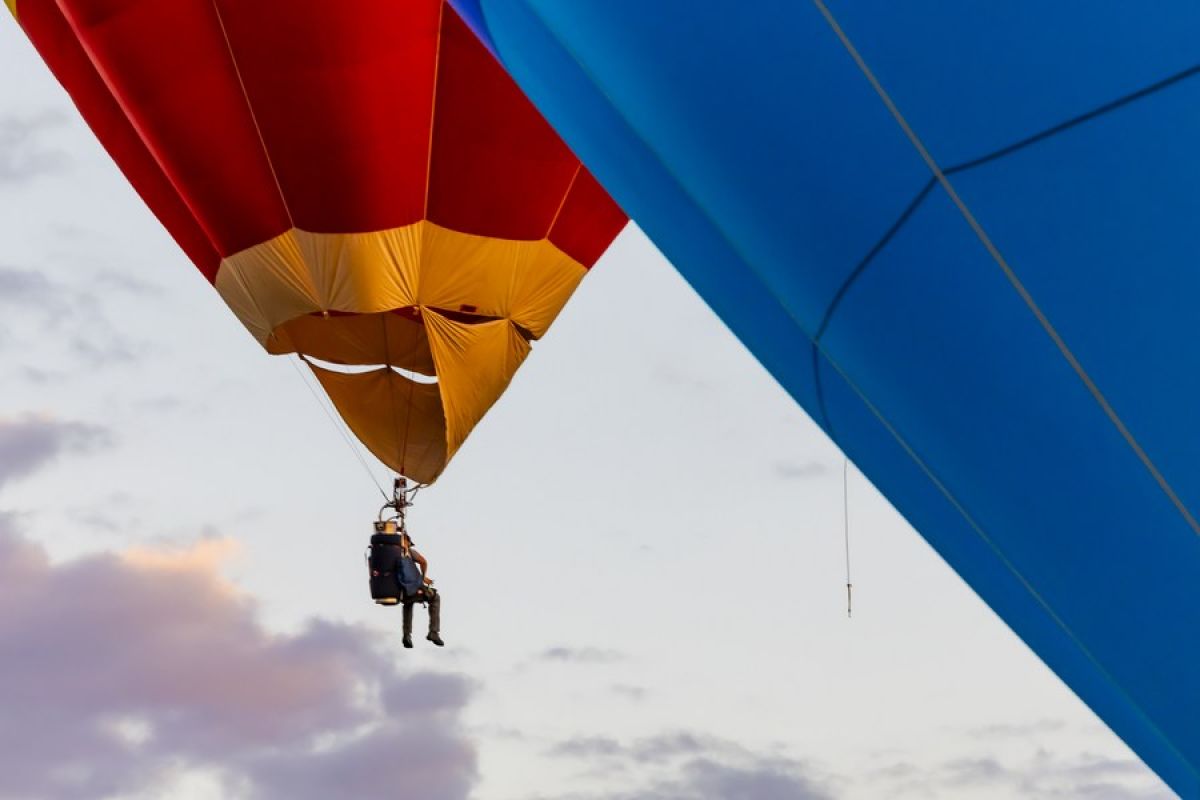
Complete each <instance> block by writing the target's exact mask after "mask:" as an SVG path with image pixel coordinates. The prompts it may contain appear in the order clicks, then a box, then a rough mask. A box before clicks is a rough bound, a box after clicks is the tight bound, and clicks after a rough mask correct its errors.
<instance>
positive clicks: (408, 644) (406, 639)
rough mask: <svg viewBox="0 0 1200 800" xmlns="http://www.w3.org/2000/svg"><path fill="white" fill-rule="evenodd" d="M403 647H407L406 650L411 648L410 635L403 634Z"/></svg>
mask: <svg viewBox="0 0 1200 800" xmlns="http://www.w3.org/2000/svg"><path fill="white" fill-rule="evenodd" d="M404 646H405V647H408V648H411V647H412V634H411V633H406V634H404Z"/></svg>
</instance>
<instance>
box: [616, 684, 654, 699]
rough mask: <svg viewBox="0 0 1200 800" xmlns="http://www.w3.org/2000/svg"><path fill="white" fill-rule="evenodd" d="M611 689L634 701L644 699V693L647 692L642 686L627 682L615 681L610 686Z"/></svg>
mask: <svg viewBox="0 0 1200 800" xmlns="http://www.w3.org/2000/svg"><path fill="white" fill-rule="evenodd" d="M612 690H613V691H614V692H616V693H617V694H619V695H620V696H621V697H624V698H625V699H626V700H630V701H632V702H634V703H640V702H641V701H643V700H645V699H646V695H647V694H648V693H649V692H648V690H647V689H646V687H644V686H632V685H630V684H627V683H615V684H613V686H612Z"/></svg>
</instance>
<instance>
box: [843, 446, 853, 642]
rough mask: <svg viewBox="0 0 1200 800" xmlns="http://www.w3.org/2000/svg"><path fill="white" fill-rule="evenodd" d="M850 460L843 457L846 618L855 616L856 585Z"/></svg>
mask: <svg viewBox="0 0 1200 800" xmlns="http://www.w3.org/2000/svg"><path fill="white" fill-rule="evenodd" d="M849 468H850V459H849V458H846V457H845V456H842V530H843V533H844V535H845V539H846V617H847V618H849V617H852V616H854V611H853V609H854V597H853V591H854V584H853V583H851V582H850V491H849V480H848V478H847V475H846V473H847V472H848V471H849Z"/></svg>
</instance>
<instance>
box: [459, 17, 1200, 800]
mask: <svg viewBox="0 0 1200 800" xmlns="http://www.w3.org/2000/svg"><path fill="white" fill-rule="evenodd" d="M455 5H456V6H457V7H458V8H459V9H460V11H461V12H462V13H463V15H464V17H465V18H466V19H468V20H469V21H470V23H471V25H472V26H473V27H474V28H475V30H476V31H477V32H478V33H479V34H480V35H482V36H483V37H485V38H486V39H487V40H488V42H489V46H490V47H491V48H492V50H493V52H495V53H497V54H498V56H499V57H500V58H501V60H502V61H503V62H504V64H505V65H506V67H507V68H508V69H509V70H510V72H511V73H512V74H513V75H514V77H515V78H516V79H517V80H518V82H519V83H520V84H521V86H522V88H524V89H525V91H526V93H527V94H528V95H529V96H530V97H531V98H532V99H533V100H534V101H535V102H536V103H537V104H538V106H539V108H540V109H541V110H542V111H543V113H545V114H546V116H547V119H549V120H550V121H551V123H552V124H554V125H555V126H556V128H557V130H558V131H559V132H560V133H562V134H563V136H564V138H565V139H566V140H567V142H568V143H569V144H570V145H571V147H572V148H573V149H574V151H575V152H576V153H578V154H580V156H581V157H582V158H583V159H584V162H585V163H586V164H587V165H588V166H589V168H591V169H592V170H594V172H595V173H596V175H597V177H598V178H599V179H600V181H601V182H602V183H603V184H604V185H605V187H606V188H608V189H609V190H610V191H611V192H612V193H613V195H614V197H616V198H617V200H618V201H620V202H621V204H622V205H623V206H624V207H625V208H626V209H627V210H628V211H630V213H631V215H632V216H633V218H634V219H636V220H637V222H638V223H639V225H640V226H641V227H642V228H643V229H644V230H645V231H646V232H647V233H648V234H649V235H650V236H651V238H652V239H654V241H655V242H656V243H657V244H658V245H659V247H660V248H661V249H662V250H663V252H664V253H665V254H666V255H667V257H668V258H670V259H671V260H672V262H673V263H674V264H675V265H676V266H677V267H678V268H679V270H680V271H681V272H682V274H683V275H684V277H686V278H687V279H688V280H689V281H690V282H691V283H692V285H693V286H694V287H695V288H696V289H697V290H698V291H699V293H700V294H701V295H702V296H703V297H704V298H705V299H706V300H707V301H708V303H709V304H710V305H711V306H712V307H713V309H714V310H716V312H717V313H718V314H719V315H720V316H721V317H722V318H723V320H724V321H725V322H726V323H727V324H728V325H729V326H730V328H731V329H732V330H733V331H734V332H735V333H736V334H737V335H738V336H739V337H740V338H741V339H742V341H743V342H744V343H745V344H746V345H747V346H748V348H749V349H750V350H752V351H753V352H754V353H755V355H757V357H758V358H759V359H760V360H761V361H762V362H763V364H764V365H765V366H766V367H767V368H768V369H769V370H770V371H771V372H772V373H773V374H774V375H775V377H776V378H777V379H778V380H779V381H780V383H781V384H783V386H784V387H786V388H787V389H788V390H789V391H790V392H791V394H792V395H793V396H794V397H795V398H796V400H797V401H798V402H799V403H800V404H801V405H803V406H804V408H806V409H807V410H808V412H809V414H810V415H811V416H812V417H813V419H815V420H816V421H817V422H818V423H819V424H820V425H821V426H822V427H823V428H824V429H825V431H826V432H827V433H828V434H829V435H830V437H832V438H833V439H834V440H835V441H836V442H837V443H838V444H839V445H840V446H841V447H842V449H843V450H845V451H846V453H847V454H848V455H849V456H850V457H851V458H852V459H853V460H854V462H855V463H856V464H857V465H858V466H859V468H860V469H861V470H862V471H863V472H864V473H866V475H867V476H868V477H869V478H870V479H871V480H872V482H873V483H875V485H876V486H878V487H879V488H880V489H881V490H882V491H883V493H884V494H885V495H886V496H887V497H888V498H889V499H890V500H891V501H892V503H893V504H894V505H895V506H896V507H897V509H899V510H900V512H902V513H903V514H904V515H905V516H906V517H907V518H908V520H909V521H910V522H911V523H912V524H913V526H914V527H915V528H916V529H917V530H918V531H919V532H920V533H921V534H922V535H923V536H924V537H925V538H926V539H927V540H928V541H929V542H930V544H931V545H932V546H933V547H934V548H935V549H936V550H937V551H938V552H939V553H940V554H941V555H942V556H943V557H944V558H945V559H946V561H947V562H948V563H949V564H950V565H951V566H952V567H953V568H954V569H955V570H957V571H958V573H959V574H960V575H961V576H962V577H963V578H964V579H965V580H966V581H967V582H968V583H969V584H970V585H971V586H972V587H973V588H974V589H975V591H976V592H978V593H979V595H980V596H981V597H982V598H983V599H984V600H985V601H986V602H987V603H988V604H989V605H990V606H991V607H992V608H993V609H994V610H995V611H996V612H997V613H998V614H999V615H1000V616H1001V617H1002V618H1003V619H1004V620H1005V621H1006V622H1007V623H1008V625H1010V626H1011V627H1012V629H1013V630H1014V631H1015V632H1016V633H1017V634H1018V635H1020V636H1021V637H1022V638H1023V639H1024V640H1025V642H1026V643H1028V645H1029V646H1030V647H1031V648H1032V649H1033V650H1034V651H1035V652H1036V653H1037V654H1038V655H1039V656H1040V657H1041V658H1042V659H1043V660H1044V661H1045V662H1046V663H1047V664H1048V665H1049V666H1050V667H1051V668H1052V669H1053V670H1055V672H1057V674H1058V675H1059V676H1060V677H1061V678H1062V679H1063V680H1064V681H1065V682H1066V683H1067V684H1068V685H1069V686H1070V687H1071V688H1072V689H1073V690H1074V691H1075V692H1076V693H1077V694H1078V695H1079V696H1080V697H1081V698H1082V699H1083V700H1084V701H1085V702H1087V703H1088V704H1089V705H1090V706H1091V708H1092V709H1093V710H1094V711H1095V712H1096V713H1097V714H1098V715H1099V716H1100V717H1101V718H1102V719H1103V720H1104V721H1106V722H1107V723H1108V725H1109V726H1110V727H1112V729H1113V730H1114V731H1115V732H1116V733H1117V734H1118V735H1119V736H1121V737H1122V738H1123V739H1124V740H1125V741H1126V742H1127V743H1128V744H1129V745H1130V746H1131V747H1132V748H1133V750H1134V751H1135V752H1137V753H1138V754H1139V755H1140V756H1141V757H1142V759H1143V760H1145V762H1146V763H1147V764H1148V765H1149V766H1150V767H1151V768H1152V769H1154V770H1155V771H1156V772H1158V774H1159V775H1160V776H1161V777H1162V778H1163V779H1164V780H1165V781H1166V782H1167V783H1168V784H1169V785H1170V786H1171V787H1172V788H1173V789H1174V790H1175V791H1176V792H1178V793H1179V794H1180V795H1181V796H1184V797H1193V798H1194V797H1200V679H1198V678H1197V674H1198V673H1197V669H1196V665H1197V663H1200V635H1198V632H1200V588H1198V587H1200V524H1198V523H1197V518H1198V517H1200V414H1197V413H1196V408H1197V406H1198V405H1200V346H1198V344H1197V337H1196V326H1195V320H1196V316H1197V315H1196V308H1197V301H1198V299H1200V272H1198V271H1197V269H1196V265H1197V263H1200V244H1198V240H1197V238H1196V235H1195V225H1196V220H1197V219H1198V218H1200V190H1198V189H1197V187H1200V158H1198V157H1197V154H1196V153H1197V148H1196V143H1197V141H1200V66H1198V65H1200V45H1198V44H1197V42H1200V7H1197V6H1196V5H1195V4H1194V3H1185V2H1182V1H1181V0H1177V1H1175V2H1162V3H1151V4H1147V3H1139V4H1126V3H1105V4H1096V3H1084V2H1075V1H1071V2H1057V3H1042V2H1032V0H1019V1H1017V2H1006V3H994V4H976V3H969V4H954V3H939V2H926V1H925V0H919V1H918V2H908V3H890V2H884V1H883V0H869V1H868V2H854V3H850V2H844V1H843V0H813V1H812V2H802V3H791V2H789V3H781V2H770V1H769V2H765V3H756V4H741V5H732V4H728V3H694V2H683V0H662V1H661V2H655V3H644V2H633V1H632V0H576V1H575V2H570V3H562V2H556V0H455Z"/></svg>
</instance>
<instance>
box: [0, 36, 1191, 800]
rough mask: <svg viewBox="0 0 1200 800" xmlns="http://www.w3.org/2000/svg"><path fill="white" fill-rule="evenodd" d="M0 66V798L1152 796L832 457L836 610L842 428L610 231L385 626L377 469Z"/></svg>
mask: <svg viewBox="0 0 1200 800" xmlns="http://www.w3.org/2000/svg"><path fill="white" fill-rule="evenodd" d="M0 74H3V75H5V76H6V78H5V80H4V81H2V82H0V385H2V386H3V393H2V394H0V675H2V676H3V680H0V799H3V800H8V798H14V799H16V798H19V799H20V800H27V799H32V798H36V799H38V800H40V799H41V798H88V799H89V800H90V799H91V798H106V799H108V798H112V799H113V800H117V799H120V800H140V799H142V798H160V797H172V798H182V799H183V800H192V799H197V800H199V799H201V798H231V797H232V798H248V799H250V800H257V799H258V798H281V797H287V798H289V800H306V798H329V797H338V796H357V797H363V798H372V797H423V798H426V799H427V800H461V799H462V798H476V799H477V800H625V799H626V798H646V799H647V800H692V799H693V798H697V799H698V798H729V799H730V800H734V799H738V800H740V799H742V798H754V800H785V799H786V800H809V799H817V798H820V799H821V800H825V799H826V798H838V799H839V800H841V799H842V798H845V799H846V800H856V799H858V798H878V797H899V798H960V797H971V798H983V799H984V800H988V799H989V798H1009V797H1014V796H1021V797H1030V798H1129V799H1133V798H1140V799H1148V798H1165V797H1171V796H1173V795H1172V794H1171V793H1170V792H1169V790H1167V789H1166V788H1165V786H1164V785H1163V784H1162V783H1161V781H1159V780H1158V779H1157V778H1156V777H1155V776H1154V775H1153V773H1151V772H1150V771H1149V770H1148V769H1147V768H1146V767H1145V766H1144V765H1142V763H1141V762H1140V761H1139V760H1138V759H1137V758H1136V756H1134V755H1133V754H1132V753H1131V752H1130V751H1129V749H1128V748H1127V747H1126V746H1125V745H1124V744H1123V743H1122V742H1121V741H1120V740H1119V739H1117V738H1116V737H1115V736H1114V735H1113V734H1112V733H1111V732H1109V731H1108V729H1107V728H1105V727H1104V726H1103V725H1102V724H1101V723H1100V722H1099V721H1098V720H1097V719H1096V717H1095V716H1094V715H1093V714H1092V713H1091V712H1090V711H1089V710H1088V709H1087V708H1086V707H1085V706H1083V704H1082V703H1080V701H1079V700H1078V699H1077V698H1076V697H1075V696H1074V695H1073V694H1072V693H1071V692H1070V691H1069V690H1068V689H1067V688H1066V687H1065V686H1063V685H1062V683H1061V682H1060V681H1058V679H1057V678H1055V677H1054V676H1053V674H1051V673H1050V672H1049V670H1048V669H1047V668H1046V667H1045V666H1044V665H1042V664H1041V662H1040V661H1038V660H1037V659H1036V657H1034V656H1033V655H1032V653H1030V652H1029V650H1028V648H1026V647H1025V646H1024V644H1022V643H1021V642H1020V641H1019V640H1018V639H1017V638H1016V637H1015V636H1014V635H1013V634H1012V633H1011V632H1010V631H1009V630H1008V628H1007V627H1006V626H1005V625H1004V624H1003V623H1002V622H1001V621H1000V620H999V619H998V618H997V617H996V616H995V615H994V614H993V613H992V612H991V611H990V610H989V609H988V608H987V607H986V606H985V605H984V604H983V603H982V602H981V601H980V600H979V599H978V598H977V597H976V596H975V595H974V593H972V592H971V590H970V589H969V588H968V587H967V586H966V585H965V584H964V583H963V582H962V581H961V580H960V579H959V578H958V577H957V576H956V575H955V574H954V573H953V572H952V571H951V570H950V569H949V568H948V567H947V566H946V565H945V564H944V563H943V562H942V561H941V560H940V558H939V557H938V556H937V555H936V554H935V553H934V552H933V551H932V550H931V549H930V548H929V547H928V546H927V545H926V544H925V543H924V541H923V540H922V539H921V538H920V536H919V535H918V534H917V533H916V532H915V531H913V530H912V529H911V528H910V527H909V526H908V525H907V524H906V523H905V522H904V520H903V519H902V518H901V517H900V516H899V515H898V514H896V512H895V511H894V510H893V509H892V508H891V507H890V505H889V504H888V503H887V501H886V500H885V499H883V498H882V497H881V496H880V495H879V494H878V493H877V492H876V491H875V490H874V488H873V487H872V486H871V485H870V483H869V482H868V481H867V480H866V478H865V477H864V476H862V475H861V474H859V473H858V472H856V471H855V470H854V467H853V465H850V466H849V468H848V470H847V478H846V485H847V487H848V490H847V498H846V499H847V501H848V502H847V505H848V508H849V522H848V530H849V543H850V568H851V576H852V582H853V584H854V608H853V617H850V618H848V617H847V614H846V591H845V583H846V538H845V535H844V531H845V527H844V520H843V466H844V462H843V457H842V455H841V453H840V452H839V451H838V450H837V448H836V447H835V446H834V445H833V444H832V443H831V442H830V441H829V440H828V439H827V438H826V437H825V435H824V434H823V433H822V432H821V431H820V430H819V428H817V426H816V425H815V424H813V423H812V421H811V420H809V419H808V417H807V416H806V415H805V413H804V412H803V411H802V410H801V409H800V408H799V407H798V406H797V405H795V403H794V402H792V400H791V399H790V398H789V397H788V396H787V395H786V393H784V392H783V391H782V390H781V389H780V388H779V387H778V386H777V385H776V384H775V383H774V381H773V380H772V379H771V378H770V376H769V375H768V374H767V373H766V372H765V370H763V369H762V367H761V366H760V365H758V364H757V363H756V362H755V360H754V359H753V357H752V356H751V355H750V354H749V353H748V352H747V351H746V350H745V349H744V348H743V347H742V346H741V345H740V344H739V343H738V342H737V341H736V339H735V338H734V337H733V336H732V335H731V334H730V333H729V332H728V330H726V329H725V328H724V327H723V326H722V324H721V323H720V321H719V320H718V319H717V318H716V317H715V316H714V315H713V314H712V312H711V311H710V310H709V309H708V308H707V307H706V306H705V305H704V304H703V302H702V301H701V300H700V299H699V298H698V297H697V296H696V295H695V294H694V293H693V292H692V291H691V289H690V288H689V287H688V286H687V285H686V284H685V283H684V281H683V280H682V279H681V278H680V277H679V276H678V274H677V273H676V272H675V271H674V270H673V268H672V267H671V266H670V264H668V263H667V262H666V261H665V260H664V259H663V258H662V256H661V255H660V254H659V253H658V252H657V251H656V250H655V248H654V246H653V244H652V243H650V242H649V241H648V240H647V239H646V238H645V237H644V236H643V235H642V234H641V233H640V232H639V231H638V230H637V229H636V227H633V226H631V227H630V228H629V229H628V230H627V231H626V232H625V233H624V234H622V235H621V236H620V237H619V238H618V240H617V241H616V242H615V243H614V244H613V246H612V247H611V249H610V250H609V252H608V253H607V254H606V255H605V256H604V257H603V258H602V259H601V260H600V262H599V263H598V264H597V265H596V266H595V267H594V269H593V270H592V273H591V274H590V275H589V276H588V278H587V279H586V280H585V281H584V283H583V285H582V286H581V288H580V290H579V291H578V292H577V294H576V296H575V297H574V298H573V299H572V301H571V302H570V303H569V304H568V305H567V308H566V309H565V310H564V312H563V313H562V315H561V316H560V317H559V319H558V321H557V322H556V323H555V325H554V327H553V328H552V329H551V331H550V333H549V334H548V335H547V336H546V337H545V338H544V339H543V340H541V341H539V342H537V343H536V345H535V347H534V352H533V355H532V356H531V357H530V358H529V359H528V361H527V362H526V363H525V366H523V367H522V369H521V371H520V373H518V375H517V377H516V379H515V381H514V382H513V385H512V386H511V388H510V389H509V391H508V392H507V393H506V394H505V396H504V397H503V398H502V399H501V401H500V402H499V403H498V404H497V405H496V406H495V408H493V410H492V411H491V412H490V413H489V414H488V416H487V417H486V418H485V419H484V421H483V422H482V424H480V426H479V427H478V428H477V429H476V431H475V432H474V434H473V435H472V437H471V438H470V439H469V440H468V442H467V444H466V445H465V447H464V448H463V449H462V450H461V451H460V453H459V454H458V455H457V456H456V458H455V460H454V462H453V463H452V464H451V466H450V467H449V469H448V470H447V471H446V473H445V474H444V476H443V477H442V478H441V480H440V481H439V482H438V483H437V484H436V485H435V486H434V487H431V488H430V489H428V490H425V491H424V492H423V493H421V494H420V495H419V496H418V498H417V505H416V507H415V508H414V510H413V512H412V514H411V517H410V519H411V530H412V532H413V537H414V539H415V540H416V542H417V544H418V546H419V547H420V549H421V551H422V552H423V553H424V554H425V555H426V557H427V558H428V559H429V561H430V574H431V576H432V577H434V578H435V579H436V581H437V585H438V587H439V588H440V589H441V591H442V593H443V597H444V601H443V618H444V619H443V637H444V638H445V639H446V642H447V646H446V647H445V648H444V649H438V648H434V647H432V646H431V645H428V643H426V642H425V641H423V640H422V639H421V638H420V637H417V642H416V644H417V647H416V648H415V649H413V650H404V649H402V648H401V647H400V637H399V625H400V619H399V616H400V615H399V612H398V611H396V610H394V609H385V608H381V607H377V606H375V605H373V604H372V603H371V602H370V599H369V595H368V593H367V582H366V575H365V568H364V564H363V550H364V548H365V546H366V543H367V539H368V537H369V535H370V532H371V521H372V520H373V519H374V518H375V515H376V512H377V511H378V508H379V505H380V504H381V502H382V498H381V497H380V490H379V488H378V487H379V485H383V486H386V485H387V484H388V483H389V482H390V477H389V476H388V475H387V474H386V472H385V470H384V469H383V468H382V467H381V466H380V465H378V464H377V463H375V462H373V461H370V460H369V456H368V457H367V459H368V461H367V463H366V465H365V466H364V464H363V463H361V462H360V460H359V456H361V455H362V453H361V451H360V452H359V453H358V454H356V453H355V452H354V451H353V450H352V449H351V447H350V446H348V444H347V442H346V441H345V440H344V439H343V438H342V435H341V433H340V432H339V430H338V428H337V427H336V426H335V424H334V423H333V422H332V421H331V419H330V418H329V416H328V415H327V406H326V405H325V404H323V402H322V400H321V399H320V397H319V396H317V395H314V393H313V391H312V386H313V382H312V380H311V378H306V377H305V375H304V373H303V372H302V371H301V370H300V369H298V368H297V366H296V364H295V362H294V360H289V359H288V358H285V357H271V356H268V355H266V354H265V353H264V352H263V351H262V349H261V348H260V347H259V346H258V344H257V343H256V342H255V341H254V340H253V339H252V338H251V337H250V335H249V334H248V333H247V332H246V331H245V330H244V329H243V328H242V327H241V325H240V324H239V323H238V322H237V320H236V319H235V318H234V317H233V315H232V313H231V312H230V311H229V310H228V309H227V308H226V307H225V306H224V305H223V303H222V302H221V300H220V298H219V297H218V296H217V295H216V293H215V292H214V291H213V290H212V288H211V287H210V286H209V285H208V284H207V282H206V281H205V280H204V279H203V278H202V277H201V276H200V275H199V273H198V272H197V271H196V270H195V268H194V267H193V266H192V265H191V264H190V263H189V262H188V261H187V259H186V258H185V257H184V256H183V255H182V253H180V252H179V251H178V249H177V248H176V247H175V245H174V243H173V242H172V241H171V240H170V238H169V237H168V236H167V235H166V233H165V232H164V231H163V230H162V228H161V227H160V226H159V225H158V223H157V222H156V221H155V220H154V219H153V217H152V216H151V215H150V213H149V212H148V211H147V210H146V209H145V207H144V206H143V205H142V204H141V202H140V200H139V199H138V198H137V197H136V195H135V194H134V193H133V191H132V190H131V189H130V188H129V187H128V185H127V184H126V183H125V181H124V179H123V178H122V177H121V176H120V174H119V172H118V171H117V170H116V168H115V167H114V166H113V165H112V163H111V162H110V160H109V159H108V158H107V156H106V155H105V154H104V152H103V151H102V150H101V148H100V147H99V146H98V144H96V142H95V140H94V139H93V137H92V136H91V134H90V133H89V132H88V130H87V129H86V126H84V124H83V123H82V122H81V121H80V119H79V118H78V115H77V114H76V113H75V111H74V109H73V107H72V106H71V104H70V101H69V100H68V98H67V97H66V95H65V94H64V93H63V92H62V90H61V89H60V88H59V87H58V86H57V84H56V83H55V82H54V80H53V78H52V77H51V76H50V75H49V73H48V71H47V70H46V69H45V68H44V66H43V65H42V64H41V61H40V60H39V59H38V58H37V56H36V54H35V53H34V52H33V50H32V48H31V47H30V46H29V45H28V44H27V42H26V41H25V39H24V37H23V35H22V34H21V33H20V31H19V29H18V28H17V26H16V25H14V24H11V23H10V22H9V20H7V19H0ZM423 621H424V612H423V611H422V610H420V609H418V610H417V625H418V626H420V625H422V624H423ZM418 630H420V628H418Z"/></svg>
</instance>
